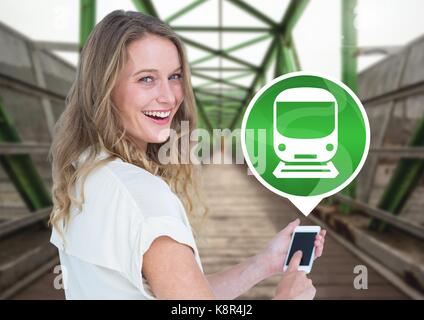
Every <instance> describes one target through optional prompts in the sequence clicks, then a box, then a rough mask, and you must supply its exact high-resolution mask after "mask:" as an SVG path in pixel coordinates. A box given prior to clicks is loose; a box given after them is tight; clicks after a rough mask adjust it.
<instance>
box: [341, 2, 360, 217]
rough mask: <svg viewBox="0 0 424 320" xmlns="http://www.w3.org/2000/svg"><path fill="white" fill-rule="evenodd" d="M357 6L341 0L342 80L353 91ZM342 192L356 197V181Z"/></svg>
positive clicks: (355, 3) (355, 75) (354, 88)
mask: <svg viewBox="0 0 424 320" xmlns="http://www.w3.org/2000/svg"><path fill="white" fill-rule="evenodd" d="M356 6H357V0H343V1H342V6H341V9H342V48H341V56H342V75H341V79H342V81H343V82H344V83H345V84H346V85H347V86H348V87H349V88H350V89H352V91H353V92H357V90H358V70H357V57H356V55H355V54H356V51H357V42H358V39H357V37H358V36H357V31H356V27H355V10H356ZM342 193H343V194H345V195H347V196H349V197H351V198H353V199H354V198H356V183H355V180H354V181H352V182H351V183H350V184H349V185H348V186H347V187H346V188H344V189H343V191H342ZM340 209H341V211H342V212H344V213H348V212H349V211H350V208H349V207H348V206H342V207H341V208H340Z"/></svg>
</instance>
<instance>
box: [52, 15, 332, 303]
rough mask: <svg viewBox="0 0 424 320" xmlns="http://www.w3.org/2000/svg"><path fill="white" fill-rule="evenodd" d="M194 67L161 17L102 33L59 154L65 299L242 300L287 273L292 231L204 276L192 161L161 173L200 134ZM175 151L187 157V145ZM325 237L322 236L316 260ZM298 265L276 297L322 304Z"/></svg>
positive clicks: (58, 140)
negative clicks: (167, 151)
mask: <svg viewBox="0 0 424 320" xmlns="http://www.w3.org/2000/svg"><path fill="white" fill-rule="evenodd" d="M195 120H196V107H195V102H194V97H193V91H192V87H191V83H190V73H189V65H188V63H187V57H186V53H185V51H184V47H183V45H182V43H181V41H180V40H179V38H178V37H177V35H176V34H175V33H174V32H173V31H172V30H171V29H170V28H169V27H168V26H167V25H166V24H164V23H162V22H161V21H160V20H158V19H156V18H154V17H150V16H146V15H143V14H140V13H137V12H123V11H114V12H112V13H110V14H109V15H107V16H106V17H105V18H104V19H103V20H102V21H101V22H100V23H99V24H98V25H97V26H96V27H95V28H94V30H93V32H92V33H91V35H90V37H89V39H88V40H87V43H86V45H85V47H84V48H83V50H82V52H81V60H80V63H79V67H78V71H77V76H76V80H75V82H74V84H73V86H72V88H71V90H70V93H69V95H68V99H67V107H66V110H65V111H64V113H63V114H62V116H61V117H60V119H59V121H58V123H57V127H56V134H55V139H54V141H53V144H52V149H51V159H52V166H53V199H54V208H53V212H52V215H51V218H50V223H51V224H52V225H53V231H52V237H51V242H52V243H53V244H55V245H56V246H57V247H58V248H59V255H60V261H61V266H62V275H63V281H64V285H65V294H66V298H67V299H154V298H160V299H213V298H220V299H232V298H235V297H237V296H239V295H241V294H242V293H243V292H245V291H246V290H248V289H249V288H250V287H252V286H253V285H255V284H256V283H257V282H259V281H261V280H263V279H265V278H267V277H269V276H271V275H273V274H275V273H276V272H279V271H280V270H282V267H283V266H282V261H284V255H285V254H286V253H287V247H288V244H289V241H290V234H291V232H292V231H293V229H294V228H295V227H296V225H298V224H299V221H298V220H296V221H294V222H292V223H291V224H289V225H288V227H287V228H285V229H284V230H282V231H281V232H280V233H279V234H278V235H277V236H276V237H275V238H274V239H273V240H272V241H271V242H270V244H269V246H268V247H267V248H266V249H265V250H264V251H263V252H261V253H259V254H258V255H256V256H254V257H252V258H250V259H248V260H247V261H245V262H243V263H241V264H239V265H237V266H235V267H233V268H232V269H229V270H226V271H224V272H221V273H217V274H213V275H210V276H206V275H204V273H203V270H202V265H201V263H200V259H199V254H198V251H197V247H196V243H195V241H194V236H193V233H192V230H191V224H190V222H189V220H188V218H187V216H186V210H187V212H188V213H189V214H191V215H192V216H195V211H199V210H200V208H202V207H201V206H200V202H199V197H198V194H197V192H196V184H195V179H196V178H195V170H194V168H193V165H192V164H179V165H174V164H163V163H161V161H160V159H159V150H160V148H161V146H163V145H164V144H165V143H166V142H167V140H169V137H170V132H171V131H172V130H174V131H175V132H176V133H177V134H178V135H179V137H180V138H181V135H182V134H183V133H182V130H181V123H182V121H188V123H189V133H190V132H191V131H192V130H193V129H194V128H195V126H196V123H195ZM172 148H173V150H171V151H175V150H177V151H176V152H177V153H176V154H177V155H178V157H179V158H180V157H181V154H180V153H179V152H180V151H178V150H179V149H178V143H177V144H172ZM323 244H324V234H321V235H319V236H317V239H316V243H315V245H316V252H317V256H320V255H321V253H322V249H323ZM299 259H300V257H299V256H298V255H296V258H295V259H293V261H294V262H293V267H292V268H291V269H290V271H289V272H286V273H285V274H284V276H283V277H282V280H281V283H280V285H279V287H278V289H277V293H276V296H275V297H276V299H282V298H313V296H314V294H315V289H314V288H313V286H312V283H311V281H310V280H308V279H307V278H306V276H305V274H304V273H300V272H297V270H296V267H295V264H296V263H297V264H298V263H299Z"/></svg>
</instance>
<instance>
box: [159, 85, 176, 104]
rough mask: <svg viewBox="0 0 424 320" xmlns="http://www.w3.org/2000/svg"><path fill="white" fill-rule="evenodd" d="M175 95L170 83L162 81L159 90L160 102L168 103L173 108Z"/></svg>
mask: <svg viewBox="0 0 424 320" xmlns="http://www.w3.org/2000/svg"><path fill="white" fill-rule="evenodd" d="M175 100H176V99H175V94H174V91H173V90H172V88H171V86H170V84H169V82H168V81H162V83H161V85H160V88H159V97H158V102H160V103H167V104H169V105H171V106H173V105H174V104H175Z"/></svg>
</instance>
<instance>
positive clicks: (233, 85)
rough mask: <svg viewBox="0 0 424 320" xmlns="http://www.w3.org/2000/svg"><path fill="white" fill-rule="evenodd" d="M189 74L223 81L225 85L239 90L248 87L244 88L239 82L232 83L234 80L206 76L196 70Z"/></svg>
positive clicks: (214, 80)
mask: <svg viewBox="0 0 424 320" xmlns="http://www.w3.org/2000/svg"><path fill="white" fill-rule="evenodd" d="M191 75H192V76H195V77H198V78H202V79H206V80H210V81H212V82H217V83H224V84H226V85H227V86H230V87H234V88H237V89H241V90H247V89H249V88H246V87H245V86H242V85H241V84H237V83H234V82H231V81H228V80H225V79H218V78H214V77H211V76H208V75H206V74H202V73H198V72H192V73H191Z"/></svg>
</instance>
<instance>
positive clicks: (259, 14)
mask: <svg viewBox="0 0 424 320" xmlns="http://www.w3.org/2000/svg"><path fill="white" fill-rule="evenodd" d="M227 1H228V2H231V3H232V4H234V5H235V6H237V7H239V8H240V9H242V10H243V11H245V12H247V13H249V14H250V15H251V16H253V17H255V18H257V19H259V20H260V21H262V22H264V23H266V24H267V25H269V26H271V27H276V26H277V23H276V22H275V21H273V20H271V19H270V18H269V17H267V16H266V15H264V14H263V13H262V12H260V11H258V10H257V9H256V8H254V7H252V6H250V5H249V4H247V3H246V2H244V1H241V0H227Z"/></svg>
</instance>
